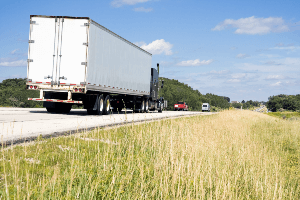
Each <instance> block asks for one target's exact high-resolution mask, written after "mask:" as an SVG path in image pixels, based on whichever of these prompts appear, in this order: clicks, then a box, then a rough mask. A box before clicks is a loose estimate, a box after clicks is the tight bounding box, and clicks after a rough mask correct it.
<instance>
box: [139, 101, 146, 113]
mask: <svg viewBox="0 0 300 200" xmlns="http://www.w3.org/2000/svg"><path fill="white" fill-rule="evenodd" d="M144 110H145V99H143V100H142V102H141V106H140V112H144Z"/></svg>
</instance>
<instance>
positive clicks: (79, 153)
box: [0, 111, 300, 199]
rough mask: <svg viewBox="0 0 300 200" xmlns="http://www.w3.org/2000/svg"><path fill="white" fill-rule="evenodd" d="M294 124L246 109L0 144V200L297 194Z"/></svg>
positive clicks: (299, 139) (297, 126) (299, 147)
mask: <svg viewBox="0 0 300 200" xmlns="http://www.w3.org/2000/svg"><path fill="white" fill-rule="evenodd" d="M299 130H300V123H299V121H287V120H282V119H278V118H274V117H270V116H268V115H265V114H261V113H256V112H251V111H224V112H220V113H219V114H217V115H211V116H194V117H185V118H178V119H166V120H161V121H156V122H151V123H141V124H137V125H133V124H131V125H128V126H123V127H119V128H111V129H98V130H95V131H93V132H87V133H81V134H77V135H72V136H67V137H60V138H52V139H47V140H44V139H40V140H39V141H38V142H36V143H35V144H33V145H23V146H16V147H9V148H6V149H2V151H1V159H0V166H1V167H0V199H25V198H27V199H299V198H300V188H299V187H300V186H299V183H300V166H299V158H300V135H299Z"/></svg>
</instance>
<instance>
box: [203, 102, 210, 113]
mask: <svg viewBox="0 0 300 200" xmlns="http://www.w3.org/2000/svg"><path fill="white" fill-rule="evenodd" d="M202 112H210V105H209V103H203V104H202Z"/></svg>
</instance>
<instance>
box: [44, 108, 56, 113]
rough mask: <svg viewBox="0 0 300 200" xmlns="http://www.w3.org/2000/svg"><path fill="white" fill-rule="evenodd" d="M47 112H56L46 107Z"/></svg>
mask: <svg viewBox="0 0 300 200" xmlns="http://www.w3.org/2000/svg"><path fill="white" fill-rule="evenodd" d="M46 110H47V112H49V113H54V112H55V108H50V107H46Z"/></svg>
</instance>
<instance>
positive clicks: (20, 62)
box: [0, 60, 27, 67]
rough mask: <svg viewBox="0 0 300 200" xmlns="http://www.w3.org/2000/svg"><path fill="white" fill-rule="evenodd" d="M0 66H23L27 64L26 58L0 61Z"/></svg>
mask: <svg viewBox="0 0 300 200" xmlns="http://www.w3.org/2000/svg"><path fill="white" fill-rule="evenodd" d="M0 66H2V67H25V66H27V61H26V60H16V61H6V62H0Z"/></svg>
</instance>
